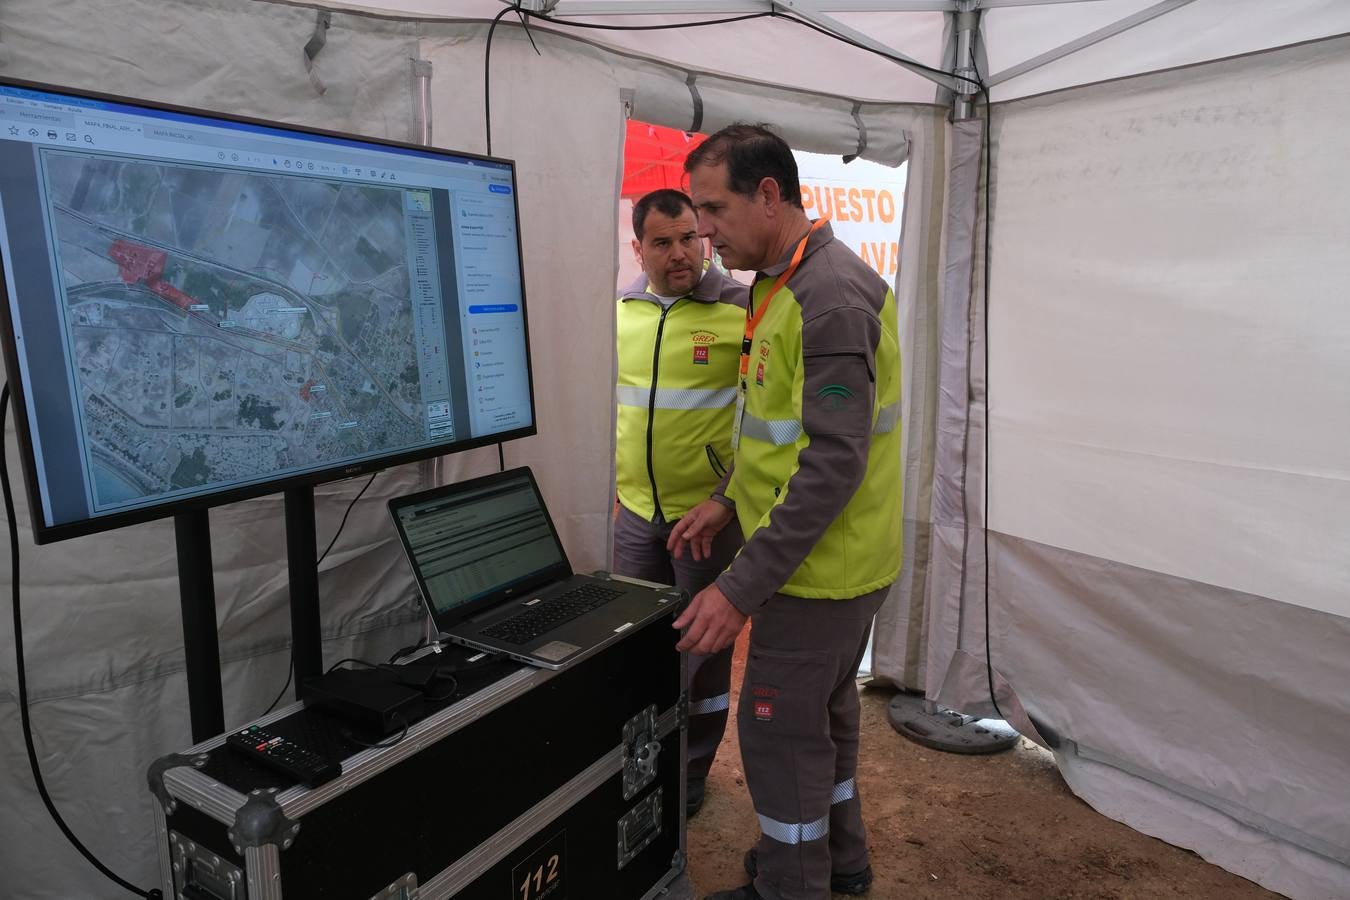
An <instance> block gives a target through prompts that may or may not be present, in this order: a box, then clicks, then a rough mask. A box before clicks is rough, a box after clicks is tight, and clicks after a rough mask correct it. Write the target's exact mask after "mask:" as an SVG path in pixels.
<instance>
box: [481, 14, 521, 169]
mask: <svg viewBox="0 0 1350 900" xmlns="http://www.w3.org/2000/svg"><path fill="white" fill-rule="evenodd" d="M515 8H516V7H514V6H507V7H504V8H503V9H502V11H501V12H499V13H497V15H495V16H493V17H492V24H491V25H489V26H488V33H487V49H486V50H485V51H484V53H483V133H484V136H485V137H486V138H487V155H488V156H491V155H492V33H493V32H494V31H496V30H497V23H498V22H500V21H501V20H502V16H504V15H506V14H507V13H509V12H511V10H513V9H515Z"/></svg>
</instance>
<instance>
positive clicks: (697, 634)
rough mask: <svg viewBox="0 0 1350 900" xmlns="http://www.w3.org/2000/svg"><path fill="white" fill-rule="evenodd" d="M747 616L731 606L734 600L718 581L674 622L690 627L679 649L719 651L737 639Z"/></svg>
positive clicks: (676, 624)
mask: <svg viewBox="0 0 1350 900" xmlns="http://www.w3.org/2000/svg"><path fill="white" fill-rule="evenodd" d="M747 618H748V617H747V616H746V615H745V614H744V613H742V612H741V611H740V610H738V609H737V608H736V607H734V606H732V605H731V601H730V600H728V599H727V598H726V595H725V594H723V593H722V589H721V588H719V587H718V586H717V584H716V582H714V583H713V584H710V585H708V586H707V587H706V588H704V589H703V590H701V591H699V592H698V593H697V594H696V595H694V599H693V600H691V601H690V603H689V606H688V608H686V609H685V611H684V612H682V613H680V617H679V618H678V619H676V620H675V621H674V622H673V623H671V624H672V625H674V627H676V628H684V627H686V626H687V627H688V628H689V630H688V631H686V632H685V633H684V637H682V638H680V642H679V643H678V644H676V645H675V649H676V650H680V651H684V650H688V651H689V652H690V653H701V654H703V655H704V656H709V655H711V654H713V653H716V652H717V651H718V650H721V649H722V648H723V647H728V646H730V645H731V644H734V643H735V642H736V636H737V635H739V634H740V633H741V629H742V628H744V627H745V622H746V619H747Z"/></svg>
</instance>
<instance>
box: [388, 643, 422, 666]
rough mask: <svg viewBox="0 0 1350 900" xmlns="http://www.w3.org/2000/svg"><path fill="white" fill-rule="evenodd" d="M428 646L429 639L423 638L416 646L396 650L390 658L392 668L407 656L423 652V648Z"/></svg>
mask: <svg viewBox="0 0 1350 900" xmlns="http://www.w3.org/2000/svg"><path fill="white" fill-rule="evenodd" d="M426 645H427V639H426V638H422V640H420V641H418V642H417V643H415V644H412V645H411V646H408V647H400V648H399V649H397V650H395V651H394V652H393V654H391V655H390V657H389V665H391V666H392V665H393V664H394V663H396V662H398V661H399V660H400V659H402V658H403V657H405V656H411V655H412V654H414V653H416V652H417V651H418V650H421V649H422V648H423V647H425V646H426Z"/></svg>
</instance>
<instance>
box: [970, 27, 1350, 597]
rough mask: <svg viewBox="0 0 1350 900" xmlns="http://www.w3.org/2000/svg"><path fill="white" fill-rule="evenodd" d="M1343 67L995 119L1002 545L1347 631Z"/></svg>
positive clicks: (994, 331)
mask: <svg viewBox="0 0 1350 900" xmlns="http://www.w3.org/2000/svg"><path fill="white" fill-rule="evenodd" d="M1347 50H1350V41H1347V40H1343V39H1337V40H1332V41H1327V42H1323V43H1319V44H1312V45H1306V46H1303V47H1299V48H1294V49H1291V50H1286V51H1279V52H1275V53H1270V54H1263V55H1260V56H1254V57H1249V58H1244V59H1238V60H1233V61H1230V62H1223V63H1215V64H1213V65H1210V66H1205V67H1201V68H1196V69H1191V70H1186V71H1184V72H1176V73H1168V74H1165V75H1158V76H1146V77H1144V78H1140V79H1136V80H1132V81H1129V82H1122V83H1119V84H1115V85H1104V86H1100V87H1096V88H1087V89H1083V90H1081V91H1076V92H1067V93H1064V94H1059V95H1053V96H1048V97H1044V98H1040V99H1037V100H1030V101H1025V102H1019V103H1015V104H1011V105H1008V106H1003V107H999V108H996V110H995V136H996V138H997V141H998V149H997V157H996V158H997V160H998V171H997V173H996V176H995V190H996V195H995V199H994V229H993V235H994V246H993V260H992V272H993V276H992V277H993V284H994V288H995V291H994V296H993V299H992V301H991V302H992V310H991V317H992V318H991V321H990V327H991V335H992V337H991V345H992V347H993V348H994V353H993V359H992V365H993V366H994V371H993V375H992V378H991V394H992V397H993V405H992V412H993V418H992V427H993V433H992V436H991V439H992V444H993V447H994V451H993V452H994V458H993V460H992V470H991V475H990V483H991V485H992V489H991V498H990V504H991V516H992V525H993V527H994V528H996V529H997V530H999V531H1002V532H1005V533H1008V534H1015V535H1018V536H1021V537H1026V538H1029V539H1032V540H1037V541H1040V542H1042V543H1047V544H1051V545H1053V546H1059V547H1065V548H1067V549H1072V550H1077V551H1079V552H1082V553H1087V554H1089V555H1093V556H1100V557H1103V558H1107V559H1115V560H1118V561H1120V562H1123V563H1127V564H1130V565H1135V566H1140V567H1143V568H1147V569H1154V570H1156V571H1160V572H1168V573H1170V574H1174V575H1179V576H1181V577H1185V578H1189V579H1193V580H1196V581H1203V582H1207V583H1212V584H1216V585H1221V586H1224V587H1228V588H1232V589H1234V590H1238V591H1244V592H1249V593H1254V594H1259V595H1261V596H1267V597H1273V598H1276V599H1279V600H1282V601H1284V602H1287V603H1295V604H1300V605H1305V606H1309V607H1311V608H1315V609H1321V610H1324V611H1326V612H1331V613H1336V614H1338V615H1350V556H1348V555H1347V554H1346V553H1345V552H1344V547H1345V546H1346V545H1347V543H1350V521H1347V519H1346V517H1345V510H1346V509H1350V456H1347V455H1346V453H1345V452H1344V448H1345V447H1346V446H1347V445H1350V407H1347V405H1346V403H1345V387H1344V386H1345V384H1346V383H1347V379H1350V357H1347V356H1346V354H1345V352H1344V348H1345V346H1346V345H1347V343H1350V306H1347V304H1346V303H1345V302H1344V286H1345V284H1346V283H1347V281H1350V258H1347V256H1346V255H1345V254H1344V253H1343V252H1342V248H1343V247H1345V246H1346V245H1347V243H1350V185H1347V184H1346V183H1345V181H1344V179H1342V178H1340V176H1339V172H1340V169H1341V168H1342V167H1343V165H1344V160H1345V159H1346V158H1347V156H1348V155H1350V127H1347V125H1346V124H1345V123H1346V122H1347V121H1350V116H1347V113H1348V112H1350V53H1347ZM1314 83H1315V84H1318V85H1323V86H1324V87H1323V88H1322V89H1319V90H1318V91H1316V92H1311V91H1309V90H1308V87H1309V85H1310V84H1314ZM1313 121H1316V122H1318V123H1319V125H1318V127H1316V128H1309V127H1306V126H1307V124H1308V123H1311V122H1313ZM1273 198H1278V200H1279V202H1278V203H1276V202H1272V199H1273ZM1103 211H1104V212H1105V214H1103ZM1089 223H1090V224H1089ZM1066 260H1067V261H1068V264H1064V261H1066Z"/></svg>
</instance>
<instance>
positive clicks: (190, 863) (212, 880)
mask: <svg viewBox="0 0 1350 900" xmlns="http://www.w3.org/2000/svg"><path fill="white" fill-rule="evenodd" d="M169 849H170V851H171V852H172V854H173V882H174V887H175V893H176V894H177V895H178V897H179V900H188V898H199V897H200V898H209V900H244V873H243V871H241V870H240V868H239V867H238V866H236V865H234V864H233V863H231V862H230V861H229V860H224V859H221V858H220V856H219V855H218V854H216V853H212V852H211V851H210V850H208V849H206V848H205V847H203V846H201V845H200V844H197V843H195V842H193V841H191V840H188V839H187V838H185V837H183V836H182V835H181V834H179V833H178V832H176V831H171V832H169Z"/></svg>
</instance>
